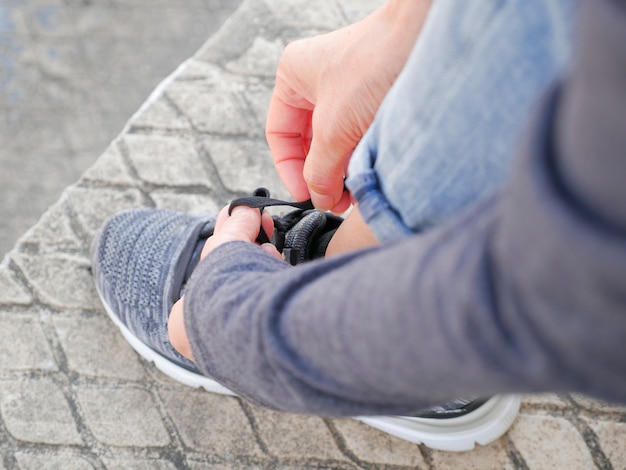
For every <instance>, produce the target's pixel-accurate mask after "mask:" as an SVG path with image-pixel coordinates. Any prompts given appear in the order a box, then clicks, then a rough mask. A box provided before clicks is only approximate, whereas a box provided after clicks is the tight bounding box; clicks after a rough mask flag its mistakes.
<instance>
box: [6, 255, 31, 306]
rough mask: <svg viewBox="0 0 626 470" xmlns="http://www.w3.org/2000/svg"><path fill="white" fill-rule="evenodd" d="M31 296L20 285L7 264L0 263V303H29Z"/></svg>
mask: <svg viewBox="0 0 626 470" xmlns="http://www.w3.org/2000/svg"><path fill="white" fill-rule="evenodd" d="M32 301H33V296H32V295H31V294H30V292H29V291H28V290H27V289H26V288H25V287H24V286H22V285H21V284H20V283H19V282H18V280H17V279H16V277H15V274H14V273H13V272H12V271H11V270H10V269H9V268H8V266H7V264H6V263H4V264H0V305H30V304H31V303H32Z"/></svg>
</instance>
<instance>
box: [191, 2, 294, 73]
mask: <svg viewBox="0 0 626 470" xmlns="http://www.w3.org/2000/svg"><path fill="white" fill-rule="evenodd" d="M243 25H245V26H244V27H242V26H243ZM283 28H284V25H283V23H282V17H277V16H272V13H271V10H270V9H269V8H268V6H267V4H266V2H265V1H263V0H246V1H244V2H243V3H242V6H241V7H240V8H239V9H238V10H237V11H235V12H234V13H233V14H232V15H231V17H230V18H229V19H228V20H226V21H225V22H224V24H223V25H222V27H221V28H220V29H219V31H217V32H216V33H215V34H214V35H213V36H211V38H209V40H208V41H207V42H206V43H205V44H204V45H203V46H202V47H201V48H200V50H198V52H197V53H196V54H195V55H194V58H195V59H196V60H199V61H202V62H209V63H215V64H225V63H227V62H230V61H232V60H235V59H236V58H238V57H240V56H241V55H243V54H244V53H245V51H247V50H248V49H249V48H250V46H251V45H252V43H253V42H254V40H255V39H256V38H257V37H265V38H267V39H270V40H271V39H274V38H276V37H277V36H278V33H279V31H281V30H282V29H283ZM233 38H237V40H233Z"/></svg>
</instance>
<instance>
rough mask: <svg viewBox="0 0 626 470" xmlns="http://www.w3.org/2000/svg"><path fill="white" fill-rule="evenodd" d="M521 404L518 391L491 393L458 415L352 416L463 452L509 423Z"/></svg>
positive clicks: (433, 446)
mask: <svg viewBox="0 0 626 470" xmlns="http://www.w3.org/2000/svg"><path fill="white" fill-rule="evenodd" d="M520 404H521V396H519V395H494V396H493V397H491V398H490V399H489V400H487V402H486V403H485V404H484V405H483V406H481V407H480V408H478V409H477V410H475V411H472V412H471V413H468V414H467V415H465V416H461V417H459V418H449V419H432V418H412V417H404V416H359V417H357V418H356V419H358V420H359V421H362V422H363V423H365V424H367V425H369V426H372V427H374V428H376V429H378V430H380V431H383V432H386V433H388V434H391V435H393V436H396V437H399V438H401V439H404V440H407V441H410V442H413V443H415V444H424V445H426V446H427V447H430V448H431V449H435V450H443V451H450V452H463V451H468V450H472V449H473V448H474V447H475V445H476V444H480V445H487V444H489V443H491V442H493V441H495V440H496V439H498V438H500V437H501V436H502V435H504V434H505V433H506V432H507V431H508V429H509V428H510V427H511V425H512V424H513V422H514V421H515V418H516V417H517V414H518V412H519V408H520Z"/></svg>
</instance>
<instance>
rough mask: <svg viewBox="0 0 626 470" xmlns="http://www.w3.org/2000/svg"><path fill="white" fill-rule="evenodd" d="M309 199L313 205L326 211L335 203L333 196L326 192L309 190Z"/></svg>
mask: <svg viewBox="0 0 626 470" xmlns="http://www.w3.org/2000/svg"><path fill="white" fill-rule="evenodd" d="M311 201H313V205H314V206H315V207H316V208H317V209H319V210H321V211H327V210H329V209H331V208H332V207H333V205H334V204H335V201H334V200H333V198H332V197H331V196H329V195H328V194H318V193H316V192H315V191H311Z"/></svg>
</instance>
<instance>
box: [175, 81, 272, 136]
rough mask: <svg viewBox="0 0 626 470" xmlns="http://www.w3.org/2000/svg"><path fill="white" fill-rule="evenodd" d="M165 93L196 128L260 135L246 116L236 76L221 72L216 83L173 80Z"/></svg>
mask: <svg viewBox="0 0 626 470" xmlns="http://www.w3.org/2000/svg"><path fill="white" fill-rule="evenodd" d="M167 95H168V96H169V97H170V98H171V99H172V101H173V102H174V103H176V105H177V106H178V108H179V109H180V110H181V112H182V113H184V114H185V115H186V116H187V117H188V118H189V120H190V121H191V123H192V124H193V126H194V128H196V129H197V130H199V131H200V132H205V133H211V134H219V135H242V134H243V135H259V136H261V135H262V129H259V126H258V124H257V122H256V120H255V119H254V117H252V116H250V109H249V107H248V104H247V101H246V99H245V97H244V86H243V83H242V81H241V79H240V78H238V77H237V76H235V75H232V74H227V73H224V74H223V76H222V77H221V78H220V80H219V81H218V82H217V83H207V82H205V81H202V82H185V81H180V82H175V83H173V84H172V85H171V86H170V88H169V89H168V91H167Z"/></svg>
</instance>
